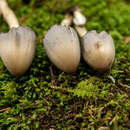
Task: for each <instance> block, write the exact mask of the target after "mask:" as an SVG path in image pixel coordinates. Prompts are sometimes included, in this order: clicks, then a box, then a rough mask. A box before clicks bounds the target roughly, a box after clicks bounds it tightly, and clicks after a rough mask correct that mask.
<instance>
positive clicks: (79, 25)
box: [73, 7, 87, 37]
mask: <svg viewBox="0 0 130 130" xmlns="http://www.w3.org/2000/svg"><path fill="white" fill-rule="evenodd" d="M73 16H74V18H73V22H74V24H75V29H76V31H77V32H78V34H79V36H80V37H83V36H84V35H85V34H86V33H87V29H86V28H85V23H86V21H87V19H86V17H85V16H84V15H83V14H82V12H81V10H80V8H79V7H77V8H76V9H75V10H74V11H73Z"/></svg>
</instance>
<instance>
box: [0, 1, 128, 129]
mask: <svg viewBox="0 0 130 130" xmlns="http://www.w3.org/2000/svg"><path fill="white" fill-rule="evenodd" d="M9 4H10V6H11V8H12V9H13V10H14V11H15V13H16V15H17V17H18V20H19V22H20V24H21V25H26V26H30V27H31V28H32V29H33V30H34V31H35V32H36V34H37V48H36V56H35V58H34V61H33V63H32V65H31V67H30V69H29V70H28V71H27V72H26V73H25V74H24V76H22V77H20V78H16V77H15V76H13V75H11V74H10V73H9V72H8V70H7V69H6V68H5V67H4V64H3V63H2V61H0V128H1V129H2V130H5V129H8V130H12V129H13V130H17V129H22V130H29V129H49V128H54V129H79V128H81V129H82V128H84V129H92V130H94V129H97V128H99V127H102V126H104V127H108V128H109V129H113V130H117V129H121V130H128V129H129V128H130V125H129V120H130V119H129V111H130V100H129V99H130V94H129V92H130V86H129V83H130V44H129V43H128V44H126V43H125V42H124V37H125V36H129V35H130V17H129V14H130V3H129V2H128V1H127V0H107V1H105V0H91V1H86V0H82V1H81V0H50V1H48V0H43V1H40V0H37V1H35V0H31V1H30V3H29V4H25V3H24V2H22V0H9ZM75 4H78V5H79V6H80V7H81V9H82V11H83V14H84V15H85V16H86V17H87V20H88V22H87V24H86V28H87V29H88V30H93V29H96V30H97V31H102V30H106V31H108V32H109V33H110V34H111V35H112V37H113V39H114V42H115V46H116V59H115V63H114V65H113V68H112V70H111V71H110V72H109V73H106V74H104V75H102V74H100V73H98V72H97V71H95V70H93V69H92V68H90V67H89V66H88V65H86V63H85V62H84V60H83V59H81V62H80V65H79V67H78V70H77V72H75V73H74V74H67V73H64V72H62V71H60V70H59V69H57V68H56V67H55V66H54V65H53V64H52V63H51V62H50V61H49V59H48V57H47V55H46V53H45V50H44V49H43V45H42V38H43V35H44V34H45V33H46V32H47V30H48V29H49V28H50V27H51V26H52V25H53V24H59V23H60V21H61V20H62V19H63V18H64V11H65V9H66V8H67V7H69V6H72V5H75ZM0 19H1V20H0V32H7V31H8V30H9V28H8V25H7V23H6V22H5V21H4V19H3V17H2V16H0ZM51 70H52V71H53V75H52V74H51ZM108 75H112V76H113V77H114V79H115V81H116V82H115V84H114V83H113V82H112V81H111V80H110V78H109V76H108Z"/></svg>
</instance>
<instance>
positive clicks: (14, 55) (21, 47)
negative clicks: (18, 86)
mask: <svg viewBox="0 0 130 130" xmlns="http://www.w3.org/2000/svg"><path fill="white" fill-rule="evenodd" d="M35 41H36V35H35V33H34V31H32V29H30V28H29V27H18V28H12V29H11V30H10V31H9V32H8V33H2V34H0V56H1V58H2V61H3V62H4V64H5V66H6V67H7V69H8V70H9V71H10V72H11V73H12V74H14V75H15V76H21V75H23V74H24V73H25V72H26V71H27V69H28V68H29V66H30V65H31V63H32V60H33V58H34V54H35V46H36V42H35Z"/></svg>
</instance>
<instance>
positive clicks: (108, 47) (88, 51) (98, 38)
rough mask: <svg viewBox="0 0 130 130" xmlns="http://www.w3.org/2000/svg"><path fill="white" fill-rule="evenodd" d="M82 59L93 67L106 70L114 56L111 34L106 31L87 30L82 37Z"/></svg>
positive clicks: (110, 65)
mask: <svg viewBox="0 0 130 130" xmlns="http://www.w3.org/2000/svg"><path fill="white" fill-rule="evenodd" d="M82 52H83V58H84V60H85V61H86V62H87V63H88V64H89V65H90V66H91V67H93V68H94V69H96V70H99V71H107V70H109V69H110V68H111V67H112V64H113V61H114V58H115V46H114V42H113V39H112V37H111V35H109V34H108V33H107V32H106V31H102V32H100V33H97V32H96V31H89V32H88V33H86V34H85V35H84V36H83V37H82Z"/></svg>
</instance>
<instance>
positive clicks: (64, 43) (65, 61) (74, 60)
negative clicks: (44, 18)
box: [43, 25, 80, 72]
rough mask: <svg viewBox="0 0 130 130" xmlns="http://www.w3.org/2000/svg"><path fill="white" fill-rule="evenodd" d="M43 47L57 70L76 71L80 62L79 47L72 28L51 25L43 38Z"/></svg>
mask: <svg viewBox="0 0 130 130" xmlns="http://www.w3.org/2000/svg"><path fill="white" fill-rule="evenodd" d="M43 45H44V48H45V51H46V53H47V55H48V57H49V59H50V60H51V61H52V63H54V64H55V65H56V66H57V67H58V68H59V69H61V70H63V71H65V72H74V71H76V69H77V66H78V64H79V62H80V45H79V39H78V36H77V33H76V31H75V30H74V29H73V28H71V27H66V26H62V25H53V26H52V27H51V28H50V29H49V30H48V32H47V33H46V35H45V36H44V39H43Z"/></svg>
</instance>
